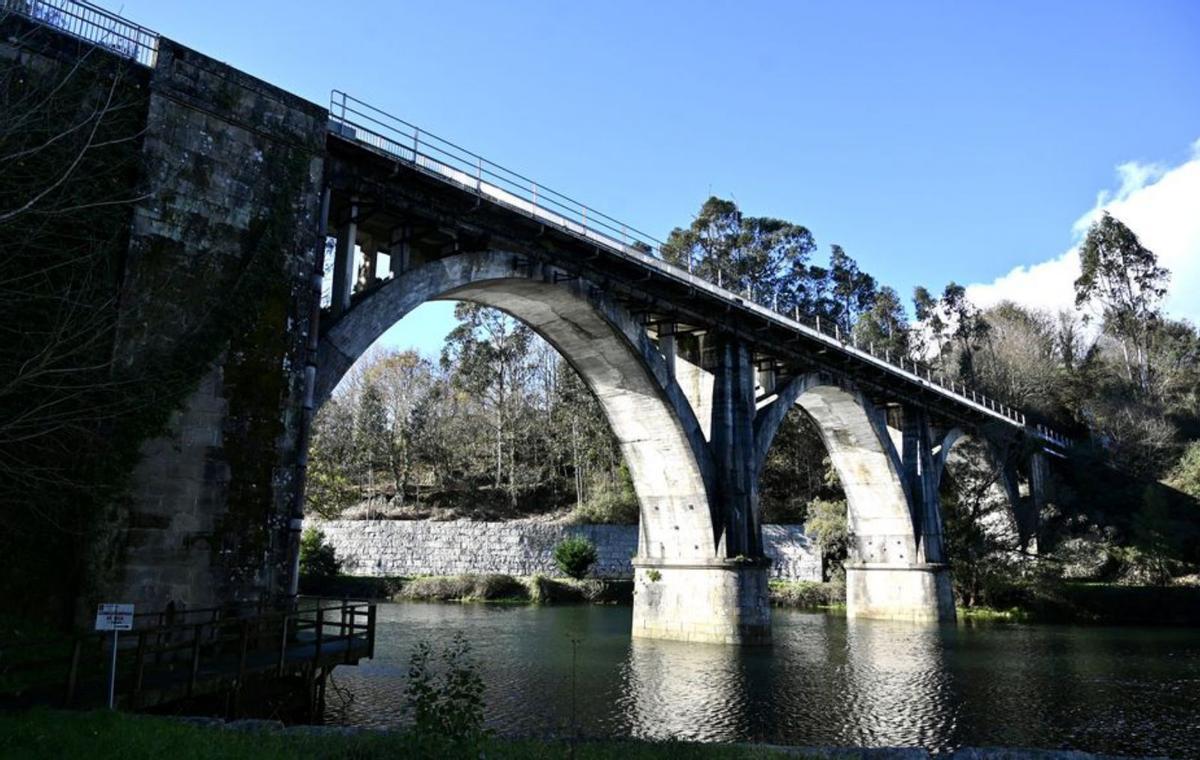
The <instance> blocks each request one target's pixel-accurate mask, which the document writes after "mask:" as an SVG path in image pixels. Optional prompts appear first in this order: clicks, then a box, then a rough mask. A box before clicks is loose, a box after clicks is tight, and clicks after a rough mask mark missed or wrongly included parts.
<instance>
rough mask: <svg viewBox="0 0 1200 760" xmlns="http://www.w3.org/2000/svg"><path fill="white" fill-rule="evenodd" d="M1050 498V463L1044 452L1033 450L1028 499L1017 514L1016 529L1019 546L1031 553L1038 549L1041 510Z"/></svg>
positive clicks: (1030, 458) (1030, 462)
mask: <svg viewBox="0 0 1200 760" xmlns="http://www.w3.org/2000/svg"><path fill="white" fill-rule="evenodd" d="M1049 498H1050V463H1049V462H1048V461H1047V460H1046V454H1045V453H1044V452H1042V451H1035V452H1033V454H1031V455H1030V457H1029V499H1028V502H1027V504H1025V505H1024V506H1025V508H1024V509H1023V510H1022V512H1023V514H1018V515H1017V530H1018V531H1019V533H1020V540H1021V548H1023V549H1024V550H1025V551H1027V552H1030V553H1031V554H1037V551H1038V532H1039V530H1040V528H1041V517H1042V510H1043V509H1044V508H1045V506H1046V502H1047V501H1048V500H1049Z"/></svg>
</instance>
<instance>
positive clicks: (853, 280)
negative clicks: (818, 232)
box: [828, 245, 877, 332]
mask: <svg viewBox="0 0 1200 760" xmlns="http://www.w3.org/2000/svg"><path fill="white" fill-rule="evenodd" d="M828 279H829V300H830V305H829V309H828V312H829V313H830V315H831V316H832V317H833V318H834V319H835V320H836V321H837V323H838V324H839V325H840V326H841V328H842V330H844V331H845V332H850V331H851V330H853V329H854V326H855V324H856V323H857V322H858V320H859V318H860V317H861V316H862V315H863V314H864V313H865V312H866V311H867V310H869V309H870V308H871V307H872V306H873V305H874V303H875V300H876V295H877V292H876V290H877V286H876V283H875V278H874V277H872V276H871V275H869V274H867V273H866V272H863V271H862V270H860V269H859V268H858V263H857V262H855V261H854V259H852V258H850V256H849V255H847V254H846V252H845V251H844V250H843V249H842V247H841V246H840V245H834V246H831V249H830V253H829V270H828Z"/></svg>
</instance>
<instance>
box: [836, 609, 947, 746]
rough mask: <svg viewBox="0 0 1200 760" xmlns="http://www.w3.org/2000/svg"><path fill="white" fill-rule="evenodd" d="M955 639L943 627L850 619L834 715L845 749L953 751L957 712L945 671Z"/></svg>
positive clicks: (945, 627)
mask: <svg viewBox="0 0 1200 760" xmlns="http://www.w3.org/2000/svg"><path fill="white" fill-rule="evenodd" d="M957 635H958V632H957V630H956V629H955V628H953V627H948V626H911V625H903V624H901V623H897V622H893V621H886V620H850V621H848V622H847V627H846V669H845V673H846V681H845V684H844V690H843V692H842V695H841V699H843V700H844V704H842V705H840V706H838V707H836V708H835V707H833V706H831V712H832V713H834V714H842V715H851V716H854V719H853V720H852V721H847V722H845V723H843V724H842V731H843V735H842V736H840V737H839V739H840V740H841V743H843V744H845V745H857V746H867V747H878V746H883V745H896V744H901V745H915V746H921V747H924V748H926V749H932V750H936V749H949V748H952V747H953V746H954V729H955V725H956V722H957V715H958V711H959V709H960V707H959V705H958V700H957V699H956V697H955V685H954V681H953V677H952V675H951V673H950V670H949V668H948V667H947V666H946V662H945V654H946V649H947V648H948V647H949V646H952V642H951V639H953V638H954V637H955V636H957Z"/></svg>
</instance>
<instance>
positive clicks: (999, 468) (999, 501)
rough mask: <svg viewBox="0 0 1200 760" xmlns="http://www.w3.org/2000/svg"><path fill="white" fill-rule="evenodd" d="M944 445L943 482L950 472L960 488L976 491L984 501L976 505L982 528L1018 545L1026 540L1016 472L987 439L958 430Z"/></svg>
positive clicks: (1014, 545) (1006, 541) (949, 436)
mask: <svg viewBox="0 0 1200 760" xmlns="http://www.w3.org/2000/svg"><path fill="white" fill-rule="evenodd" d="M942 446H943V453H942V454H941V457H942V461H943V465H942V476H941V477H942V480H943V482H944V479H945V477H946V476H947V475H949V476H950V477H951V478H952V479H954V480H956V481H957V482H958V485H959V486H960V487H965V488H967V489H970V490H971V491H976V493H972V494H970V498H977V499H978V500H979V501H980V502H981V503H979V504H977V505H974V507H975V508H976V510H977V511H978V512H979V520H980V522H981V527H982V528H983V529H984V530H985V531H986V532H988V533H989V534H990V535H991V536H992V537H993V538H995V539H997V540H999V541H1001V542H1003V543H1005V544H1008V545H1011V546H1012V547H1014V548H1015V547H1017V546H1018V545H1019V544H1020V543H1021V540H1022V535H1021V530H1020V527H1021V526H1020V521H1019V519H1018V515H1017V509H1018V508H1019V507H1020V504H1021V495H1020V490H1019V485H1018V484H1017V482H1016V480H1015V473H1014V472H1009V471H1008V470H1007V469H1006V468H1005V466H1004V463H1003V462H1002V461H1000V457H999V456H997V454H996V452H995V451H994V450H992V448H991V447H990V446H989V445H988V443H987V441H986V440H985V439H983V438H979V437H976V436H973V435H968V434H966V433H964V432H962V431H959V430H955V431H952V432H951V434H948V435H947V436H946V439H945V442H944V443H943V444H942ZM980 491H981V492H980Z"/></svg>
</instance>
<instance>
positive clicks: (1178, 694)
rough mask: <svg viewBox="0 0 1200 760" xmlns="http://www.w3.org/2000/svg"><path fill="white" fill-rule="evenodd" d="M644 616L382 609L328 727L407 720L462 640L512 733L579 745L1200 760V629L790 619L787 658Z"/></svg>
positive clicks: (333, 699)
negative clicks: (642, 627)
mask: <svg viewBox="0 0 1200 760" xmlns="http://www.w3.org/2000/svg"><path fill="white" fill-rule="evenodd" d="M630 614H631V610H630V608H629V607H622V606H609V607H605V606H586V605H580V606H559V607H539V606H503V605H485V604H422V603H401V604H381V605H380V606H379V617H378V625H379V628H378V634H377V644H376V656H375V659H374V660H373V661H369V662H364V663H363V664H362V665H360V666H358V667H340V668H338V669H337V671H335V673H334V683H335V684H336V686H337V690H336V691H334V690H331V691H330V694H329V699H328V704H329V707H328V713H327V716H326V718H327V720H328V721H329V722H331V723H345V724H352V725H361V726H372V727H396V726H403V725H405V723H406V719H405V715H404V706H405V698H404V687H405V682H406V672H407V665H408V658H409V654H410V653H411V651H412V647H413V645H414V644H415V643H416V642H417V641H419V640H422V639H423V640H426V641H429V642H430V643H431V644H432V645H433V646H434V648H435V651H436V650H437V649H438V648H439V647H440V646H441V644H443V643H445V642H446V641H448V640H449V639H450V637H451V636H453V634H454V633H455V632H456V631H462V632H463V633H464V634H465V635H466V637H467V638H468V640H469V641H470V643H471V647H472V651H471V657H472V659H473V660H474V661H475V662H476V663H477V665H478V667H479V671H480V673H481V675H482V676H483V677H484V680H485V682H486V693H485V700H486V704H487V716H488V725H489V727H490V728H491V729H493V730H494V731H496V732H497V733H499V734H502V735H519V736H548V735H560V736H561V735H567V734H568V733H569V732H570V727H571V725H572V713H573V712H574V715H575V725H576V726H577V727H578V730H579V732H580V733H581V734H582V735H584V736H590V737H622V736H633V737H641V738H657V739H664V738H678V739H688V740H698V741H765V742H773V743H779V744H792V745H807V746H813V745H823V746H831V745H832V746H848V745H856V746H857V745H862V746H921V747H925V748H927V749H930V750H949V749H953V748H956V747H961V746H1010V747H1040V748H1071V749H1079V750H1086V751H1092V752H1107V753H1122V754H1133V755H1169V756H1172V757H1200V631H1197V630H1196V629H1184V628H1098V627H1072V626H1050V625H1019V624H1005V623H994V624H975V625H971V624H964V623H960V624H958V625H956V626H942V627H933V626H921V625H912V624H907V623H891V622H882V621H847V620H846V619H845V618H844V617H843V616H840V615H833V614H821V613H815V614H814V613H808V612H798V611H792V610H775V611H774V623H773V627H774V630H773V633H774V643H773V645H772V646H771V647H769V648H763V649H740V648H736V647H727V646H720V645H706V644H681V643H675V642H665V641H644V640H631V639H630V636H629V630H630ZM572 639H574V640H575V641H577V642H578V643H577V644H573V643H572ZM573 648H574V649H575V652H576V658H575V661H576V662H575V666H574V669H573V668H572V649H573ZM573 671H574V682H575V688H574V689H572V680H573V679H572V672H573ZM348 695H349V699H348V701H347V696H348ZM573 703H574V708H573V707H572V705H573Z"/></svg>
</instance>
